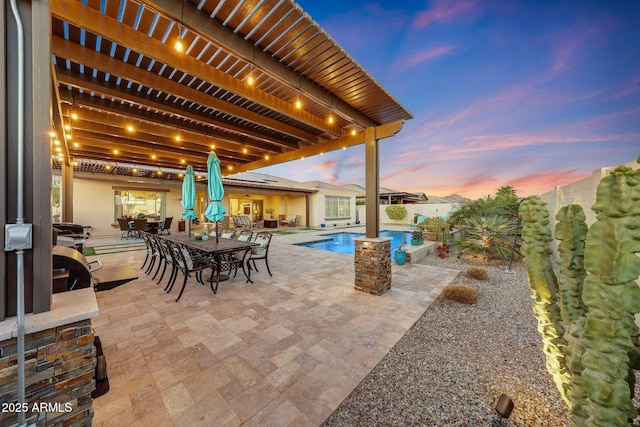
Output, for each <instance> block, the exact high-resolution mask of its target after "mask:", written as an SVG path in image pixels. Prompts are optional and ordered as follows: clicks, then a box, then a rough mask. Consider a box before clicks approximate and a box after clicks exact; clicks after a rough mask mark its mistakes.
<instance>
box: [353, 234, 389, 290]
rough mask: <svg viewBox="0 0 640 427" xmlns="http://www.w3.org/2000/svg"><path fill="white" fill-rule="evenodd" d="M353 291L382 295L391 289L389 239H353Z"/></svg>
mask: <svg viewBox="0 0 640 427" xmlns="http://www.w3.org/2000/svg"><path fill="white" fill-rule="evenodd" d="M354 263H355V270H356V279H355V289H356V290H357V291H362V292H366V293H369V294H373V295H382V294H384V293H385V292H386V291H388V290H389V289H391V239H390V238H388V237H382V238H358V239H355V259H354Z"/></svg>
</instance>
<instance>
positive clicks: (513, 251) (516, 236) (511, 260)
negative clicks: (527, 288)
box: [509, 199, 524, 271]
mask: <svg viewBox="0 0 640 427" xmlns="http://www.w3.org/2000/svg"><path fill="white" fill-rule="evenodd" d="M522 202H524V199H520V202H518V224H517V225H516V235H515V237H514V238H513V246H512V247H511V258H510V259H509V271H511V263H512V262H513V254H514V253H515V251H516V243H517V242H518V234H519V233H520V221H522V218H521V217H520V205H521V204H522Z"/></svg>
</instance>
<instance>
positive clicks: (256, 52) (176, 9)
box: [144, 0, 379, 135]
mask: <svg viewBox="0 0 640 427" xmlns="http://www.w3.org/2000/svg"><path fill="white" fill-rule="evenodd" d="M144 2H145V3H146V4H149V5H152V7H154V8H155V9H157V10H160V11H163V12H164V13H166V14H167V15H168V16H170V17H172V18H173V19H174V20H175V21H176V22H182V23H184V24H186V25H188V26H189V28H190V29H191V30H192V31H194V32H195V33H197V34H200V35H201V36H202V37H203V38H204V39H205V40H208V41H210V42H211V43H213V44H214V45H215V46H217V47H220V48H223V49H225V50H227V51H230V52H232V53H233V54H234V55H236V56H238V57H240V58H242V59H243V60H245V61H247V62H252V63H253V64H255V65H256V66H257V67H259V68H260V69H262V70H263V71H264V72H266V73H267V74H269V75H270V76H271V77H273V78H274V79H276V80H278V81H280V82H282V83H284V84H287V85H289V86H290V87H291V88H294V89H298V90H300V91H301V92H303V93H304V94H305V96H308V97H309V98H311V99H313V100H315V101H316V102H318V103H320V104H324V105H326V106H330V107H331V108H332V109H333V110H334V111H335V112H336V114H339V115H341V116H343V117H346V118H348V119H349V120H351V121H353V122H355V123H358V124H359V125H360V126H362V127H369V126H376V125H378V124H379V123H376V122H375V121H373V120H371V118H369V117H367V116H366V115H364V114H362V113H361V112H359V111H358V110H356V109H355V108H353V107H351V106H350V105H349V104H347V103H346V102H344V101H342V100H341V99H340V98H338V97H336V96H334V95H332V94H331V93H330V92H328V91H326V90H324V89H322V87H320V86H318V85H317V84H315V83H313V82H312V81H309V80H308V79H307V78H306V77H304V76H301V75H300V74H299V73H297V72H296V71H294V70H293V69H291V68H290V67H287V66H286V65H285V64H283V63H282V62H280V61H279V60H278V59H277V58H274V57H273V56H272V55H270V54H269V53H268V52H263V51H262V50H261V49H256V47H255V45H254V44H253V43H251V42H250V41H248V40H245V38H244V37H242V36H241V35H239V34H237V33H236V32H234V31H233V30H232V29H230V28H227V27H224V26H222V25H211V23H210V22H209V21H210V20H209V18H207V17H206V16H204V15H203V14H202V13H200V12H199V11H198V9H197V8H196V7H195V6H193V5H192V4H191V3H189V2H176V1H173V0H144ZM295 112H296V110H294V111H293V113H295ZM282 113H283V114H285V113H284V112H282ZM290 117H294V116H290ZM294 118H295V117H294ZM328 133H333V134H334V135H339V134H336V133H335V132H328Z"/></svg>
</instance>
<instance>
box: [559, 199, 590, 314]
mask: <svg viewBox="0 0 640 427" xmlns="http://www.w3.org/2000/svg"><path fill="white" fill-rule="evenodd" d="M556 219H557V220H558V223H557V224H556V229H555V237H556V239H557V240H560V243H559V244H558V283H559V290H558V292H559V293H560V302H561V305H560V310H561V313H562V319H563V320H564V322H565V323H566V324H567V325H572V324H573V323H575V322H577V321H578V319H580V318H581V317H582V316H583V315H584V314H585V313H586V311H587V310H586V307H585V305H584V303H583V302H582V298H581V297H582V283H583V282H584V278H585V277H586V276H587V273H586V271H585V270H584V249H585V243H584V241H585V239H586V237H587V230H588V227H587V223H586V222H585V219H586V217H585V214H584V210H583V209H582V206H580V205H567V206H565V207H563V208H562V209H560V211H559V212H558V214H557V215H556Z"/></svg>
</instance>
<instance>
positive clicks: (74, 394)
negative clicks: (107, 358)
mask: <svg viewBox="0 0 640 427" xmlns="http://www.w3.org/2000/svg"><path fill="white" fill-rule="evenodd" d="M93 341H94V335H93V331H92V329H91V320H89V319H87V320H81V321H77V322H73V323H69V324H65V325H60V326H56V327H54V328H49V329H45V330H42V331H38V332H33V333H29V334H26V335H25V369H26V379H25V385H26V389H25V397H26V404H25V405H24V406H23V407H19V406H18V404H17V403H16V402H17V400H18V389H17V384H18V373H17V371H18V369H17V368H18V365H17V357H16V356H17V339H16V338H11V339H8V340H4V341H0V349H2V354H1V355H0V404H2V405H3V407H2V408H1V409H2V411H0V425H6V426H10V425H16V424H17V423H18V411H23V412H26V421H27V424H35V425H36V426H45V425H54V424H55V425H65V426H90V425H91V421H92V419H93V408H92V401H93V400H92V398H91V392H92V391H93V389H94V388H95V379H94V374H95V367H96V350H95V347H94V345H93Z"/></svg>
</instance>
